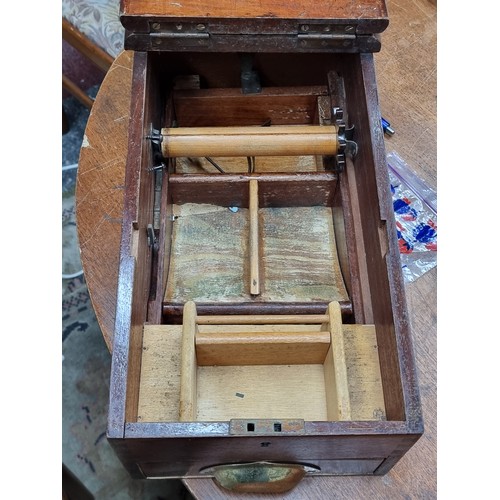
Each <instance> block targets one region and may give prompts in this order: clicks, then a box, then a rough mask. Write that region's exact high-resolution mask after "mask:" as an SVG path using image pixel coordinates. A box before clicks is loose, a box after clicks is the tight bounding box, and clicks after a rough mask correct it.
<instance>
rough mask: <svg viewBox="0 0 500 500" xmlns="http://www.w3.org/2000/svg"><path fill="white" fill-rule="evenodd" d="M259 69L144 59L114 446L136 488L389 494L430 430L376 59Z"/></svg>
mask: <svg viewBox="0 0 500 500" xmlns="http://www.w3.org/2000/svg"><path fill="white" fill-rule="evenodd" d="M252 64H253V68H254V70H255V71H256V72H257V73H258V75H259V78H260V82H261V84H262V88H261V89H260V92H254V93H246V92H244V91H242V89H241V88H240V84H241V81H240V76H241V71H240V70H241V57H240V55H239V54H236V53H231V52H225V53H221V54H211V53H204V54H201V53H197V52H182V53H177V52H159V53H151V52H149V53H145V52H144V53H143V52H137V53H136V55H135V59H134V78H133V100H132V119H131V123H130V130H129V142H130V147H129V156H128V162H127V173H126V194H125V196H126V199H125V212H124V219H123V236H122V245H121V259H120V276H119V285H118V307H117V315H116V318H117V319H116V330H115V337H114V346H113V360H112V374H111V391H110V409H109V426H108V439H109V441H110V442H111V444H112V445H113V447H114V449H115V450H116V453H117V454H118V456H119V457H120V459H121V460H122V462H123V464H124V465H125V466H126V467H127V469H128V470H129V472H130V473H131V474H132V475H133V476H135V477H142V478H144V477H149V478H157V477H196V476H202V475H207V474H208V475H213V476H214V477H216V478H218V480H219V482H220V483H221V484H226V486H227V482H226V483H224V480H223V479H221V478H220V471H221V469H220V468H221V467H222V469H223V471H224V473H228V471H230V472H231V473H236V475H238V474H243V472H244V471H246V470H247V469H250V471H251V474H254V475H255V474H256V472H255V470H256V469H255V468H257V469H258V470H259V474H261V473H263V474H264V472H262V471H265V473H266V474H267V473H269V477H270V476H272V475H273V474H275V473H276V471H277V469H278V468H280V467H281V468H284V470H285V476H287V475H290V476H293V475H294V474H295V473H297V477H299V476H300V477H302V475H304V474H312V475H314V474H327V475H337V474H344V475H345V474H385V473H386V472H387V471H388V470H389V469H390V468H391V467H392V466H393V465H394V464H395V463H396V462H397V461H398V460H399V459H400V458H401V456H403V455H404V453H405V452H406V451H407V450H408V449H409V448H410V447H411V446H412V445H413V444H414V443H415V442H416V441H417V439H418V438H419V437H420V435H421V434H422V432H423V425H422V417H421V410H420V401H419V395H418V388H417V383H416V377H415V367H414V360H413V354H412V346H411V337H410V331H409V324H408V315H407V311H406V305H405V298H404V288H403V280H402V275H401V269H400V261H399V251H398V246H397V241H396V230H395V224H394V218H393V213H392V207H391V201H390V195H389V191H388V187H389V186H388V176H387V169H386V163H385V153H384V147H383V131H382V128H381V124H380V115H379V112H378V107H377V100H376V99H377V98H376V84H375V78H374V68H373V58H372V56H371V54H344V53H338V54H332V53H314V54H299V53H297V54H289V53H288V54H274V53H259V54H254V57H253V59H252ZM339 108H340V109H342V112H339ZM340 118H341V120H340ZM341 122H343V123H341ZM345 131H350V132H351V133H350V135H349V136H348V137H347V136H346V135H345ZM343 142H344V143H345V142H350V143H355V146H356V147H355V148H354V149H351V154H345V155H344V156H342V155H340V156H339V154H340V153H342V151H343V150H342V148H341V146H342V143H343ZM283 144H284V146H283ZM344 145H345V144H344ZM351 146H352V144H351ZM291 153H293V154H291ZM249 464H253V465H249ZM255 464H257V465H255ZM235 471H236V472H235ZM297 471H298V472H297ZM251 474H250V475H251ZM259 474H257V475H259ZM264 475H265V474H264ZM287 477H288V476H287ZM300 477H299V479H300ZM233 479H234V478H233ZM235 481H236V483H238V480H235ZM241 481H243V482H244V480H241ZM241 481H240V483H241ZM240 483H238V484H240ZM292 483H293V481H292ZM287 484H288V483H287ZM240 486H241V484H240ZM254 487H255V488H259V487H260V488H264V491H268V489H266V488H268V487H269V484H267V483H266V481H263V485H259V486H255V485H254ZM280 487H282V488H285V486H280ZM287 487H291V486H290V485H288V486H287ZM255 491H258V489H257V490H255ZM273 491H278V490H273ZM279 491H283V490H279Z"/></svg>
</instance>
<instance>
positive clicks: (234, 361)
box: [196, 325, 330, 366]
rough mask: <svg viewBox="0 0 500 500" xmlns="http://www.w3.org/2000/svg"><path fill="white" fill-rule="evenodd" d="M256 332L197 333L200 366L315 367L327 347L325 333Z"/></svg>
mask: <svg viewBox="0 0 500 500" xmlns="http://www.w3.org/2000/svg"><path fill="white" fill-rule="evenodd" d="M259 330H260V329H255V330H253V331H248V330H247V331H242V330H240V329H239V328H238V327H237V325H236V328H235V329H234V330H233V331H225V332H212V333H199V334H198V335H197V338H196V358H197V361H198V365H199V366H211V365H218V366H221V365H223V366H234V365H241V366H245V365H272V364H279V365H281V364H283V365H284V364H287V365H288V364H290V365H302V364H316V363H323V360H324V359H325V356H326V353H327V351H328V348H329V346H330V335H329V334H328V332H318V331H312V330H309V331H301V332H291V331H288V330H286V331H274V332H272V331H270V330H264V331H262V330H260V331H259Z"/></svg>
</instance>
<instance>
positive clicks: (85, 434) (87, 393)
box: [62, 47, 192, 500]
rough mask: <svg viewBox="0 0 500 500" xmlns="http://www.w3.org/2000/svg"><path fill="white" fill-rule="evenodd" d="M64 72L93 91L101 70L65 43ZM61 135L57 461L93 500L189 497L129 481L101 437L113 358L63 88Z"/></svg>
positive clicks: (166, 485)
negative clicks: (89, 252)
mask: <svg viewBox="0 0 500 500" xmlns="http://www.w3.org/2000/svg"><path fill="white" fill-rule="evenodd" d="M63 70H66V71H67V72H68V73H70V74H71V76H72V78H73V79H74V81H77V82H79V83H80V85H81V86H82V88H84V89H85V90H86V91H87V93H88V94H89V95H90V96H92V97H95V95H96V94H97V92H98V89H99V84H100V82H101V81H102V78H103V74H102V73H101V72H100V71H99V70H94V69H93V67H92V66H89V65H88V64H86V63H85V62H84V61H83V60H81V59H79V56H78V54H77V53H75V52H74V51H73V50H71V48H68V47H63ZM62 106H63V111H64V115H65V117H66V119H67V122H68V126H69V130H68V131H67V132H66V133H65V134H63V136H62V165H63V170H62V230H63V249H62V256H63V265H62V268H63V279H62V355H63V368H62V395H63V398H62V399H63V401H62V409H63V414H62V442H63V446H62V459H63V464H64V465H65V466H66V467H67V468H68V469H69V470H70V472H71V473H72V474H74V475H75V476H76V477H77V478H78V479H79V480H80V481H81V482H82V483H83V485H84V486H85V488H86V489H87V490H89V492H90V493H91V494H92V495H93V497H94V498H95V499H96V500H109V499H113V500H115V499H116V500H136V499H137V500H139V499H140V500H163V499H165V500H184V499H185V500H187V499H190V498H192V497H191V495H190V494H189V493H188V492H187V490H186V488H185V487H184V485H183V484H182V482H181V481H180V480H155V481H146V480H133V479H131V478H130V477H129V475H128V473H127V472H126V470H125V469H124V468H123V466H122V465H121V463H120V462H119V460H118V459H117V457H116V456H115V454H114V452H113V451H112V449H111V447H110V445H109V443H108V442H107V440H106V416H107V406H108V391H109V385H108V379H109V370H110V365H111V356H110V353H109V352H108V350H107V348H106V345H105V343H104V340H103V337H102V334H101V331H100V329H99V326H98V323H97V321H96V318H95V315H94V312H93V309H92V304H91V301H90V297H89V294H88V290H87V287H86V284H85V278H84V276H83V274H82V273H81V263H80V260H79V251H78V240H77V236H76V221H75V211H74V189H75V181H76V176H77V164H78V157H79V151H80V146H81V143H82V139H83V135H84V131H85V125H86V122H87V119H88V116H89V111H88V110H87V109H86V108H85V107H84V106H82V105H81V104H80V103H79V102H78V101H77V100H76V99H75V98H73V97H71V96H68V94H66V93H64V92H63V96H62Z"/></svg>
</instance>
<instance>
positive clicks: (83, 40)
mask: <svg viewBox="0 0 500 500" xmlns="http://www.w3.org/2000/svg"><path fill="white" fill-rule="evenodd" d="M62 36H63V40H66V41H67V42H68V43H69V44H70V45H72V46H73V47H74V48H75V49H76V50H78V52H80V53H81V54H83V55H84V56H85V57H86V58H87V59H89V60H90V61H92V62H93V63H94V64H95V65H96V66H97V67H98V68H100V69H102V70H103V71H104V72H105V73H106V72H107V71H108V70H109V68H110V67H111V65H112V64H113V58H112V57H111V56H110V55H109V54H108V53H107V52H105V51H104V50H103V49H101V48H100V47H98V46H97V45H95V44H94V43H93V42H91V41H90V40H89V39H88V38H87V37H86V36H84V35H83V34H82V33H80V31H78V30H77V29H76V28H75V27H74V26H72V24H71V23H70V22H69V21H68V20H67V19H64V18H63V19H62Z"/></svg>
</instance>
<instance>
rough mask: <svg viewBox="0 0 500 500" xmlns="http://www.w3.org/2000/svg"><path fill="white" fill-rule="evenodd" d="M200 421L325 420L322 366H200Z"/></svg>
mask: <svg viewBox="0 0 500 500" xmlns="http://www.w3.org/2000/svg"><path fill="white" fill-rule="evenodd" d="M197 396H198V420H208V421H214V420H215V421H216V420H230V419H232V418H277V419H278V418H279V419H285V418H303V419H304V420H326V404H325V383H324V378H323V365H319V364H318V365H264V366H217V367H208V366H204V367H199V368H198V395H197Z"/></svg>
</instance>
